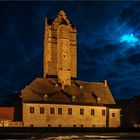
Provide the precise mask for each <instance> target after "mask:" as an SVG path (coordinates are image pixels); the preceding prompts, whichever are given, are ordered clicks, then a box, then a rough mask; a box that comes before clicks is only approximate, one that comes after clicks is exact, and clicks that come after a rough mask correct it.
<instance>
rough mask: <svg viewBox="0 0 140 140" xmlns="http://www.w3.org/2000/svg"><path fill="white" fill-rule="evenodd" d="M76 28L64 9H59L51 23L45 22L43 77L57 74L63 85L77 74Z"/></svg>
mask: <svg viewBox="0 0 140 140" xmlns="http://www.w3.org/2000/svg"><path fill="white" fill-rule="evenodd" d="M76 51H77V46H76V29H75V28H74V27H73V26H72V25H71V23H70V21H69V20H68V18H67V16H66V15H65V13H64V11H60V12H59V14H58V16H57V18H55V19H54V20H53V21H51V23H49V22H48V21H47V18H46V22H45V34H44V78H46V77H47V76H48V75H53V76H54V75H55V76H58V79H59V82H60V83H61V84H63V85H71V78H76V76H77V66H76V65H77V54H76Z"/></svg>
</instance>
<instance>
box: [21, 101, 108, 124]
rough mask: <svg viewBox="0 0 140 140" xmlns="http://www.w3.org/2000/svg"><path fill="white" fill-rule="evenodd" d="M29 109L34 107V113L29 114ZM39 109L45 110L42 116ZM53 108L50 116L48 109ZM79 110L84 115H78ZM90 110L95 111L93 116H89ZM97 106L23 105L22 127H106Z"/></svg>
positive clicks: (99, 108) (104, 118) (104, 117)
mask: <svg viewBox="0 0 140 140" xmlns="http://www.w3.org/2000/svg"><path fill="white" fill-rule="evenodd" d="M30 107H34V113H30ZM40 107H44V108H45V112H44V114H40ZM51 107H53V108H55V114H50V108H51ZM58 108H62V114H58ZM68 108H72V115H69V114H68ZM80 109H84V115H80ZM91 109H95V115H91ZM102 109H104V110H105V111H106V107H99V106H82V105H81V106H80V105H60V104H30V103H23V122H24V126H31V125H33V126H34V127H48V125H51V127H58V126H59V125H61V126H62V127H73V125H76V127H81V125H83V127H106V116H102Z"/></svg>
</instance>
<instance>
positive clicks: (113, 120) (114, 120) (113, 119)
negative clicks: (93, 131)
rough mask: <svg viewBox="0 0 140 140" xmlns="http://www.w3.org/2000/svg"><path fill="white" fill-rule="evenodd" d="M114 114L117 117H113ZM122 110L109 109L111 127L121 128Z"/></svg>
mask: <svg viewBox="0 0 140 140" xmlns="http://www.w3.org/2000/svg"><path fill="white" fill-rule="evenodd" d="M112 113H114V114H115V116H114V117H113V116H112ZM120 124H121V122H120V109H118V108H117V109H114V108H110V109H109V127H120Z"/></svg>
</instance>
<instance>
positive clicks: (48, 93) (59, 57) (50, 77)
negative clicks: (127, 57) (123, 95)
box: [21, 11, 120, 127]
mask: <svg viewBox="0 0 140 140" xmlns="http://www.w3.org/2000/svg"><path fill="white" fill-rule="evenodd" d="M76 42H77V40H76V29H75V28H74V26H73V25H72V23H71V22H70V21H69V20H68V18H67V16H66V14H65V13H64V11H60V12H59V13H58V16H57V18H55V19H54V20H49V19H46V20H45V35H44V78H36V79H35V80H34V81H33V82H32V83H31V84H29V85H28V86H26V88H24V89H23V90H22V92H21V93H22V94H21V97H22V103H23V124H24V126H29V127H32V126H34V127H41V126H43V127H119V126H120V109H119V108H117V106H116V102H115V100H114V98H113V96H112V94H111V91H110V89H109V86H108V83H107V81H106V80H105V81H104V82H103V83H99V82H83V81H79V80H76V77H77V46H76ZM79 61H80V60H79ZM87 76H90V75H87Z"/></svg>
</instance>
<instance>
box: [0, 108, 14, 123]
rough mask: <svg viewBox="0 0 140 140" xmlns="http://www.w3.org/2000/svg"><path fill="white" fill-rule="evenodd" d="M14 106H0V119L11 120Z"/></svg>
mask: <svg viewBox="0 0 140 140" xmlns="http://www.w3.org/2000/svg"><path fill="white" fill-rule="evenodd" d="M13 119H14V107H0V120H2V121H4V120H11V121H12V120H13Z"/></svg>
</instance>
